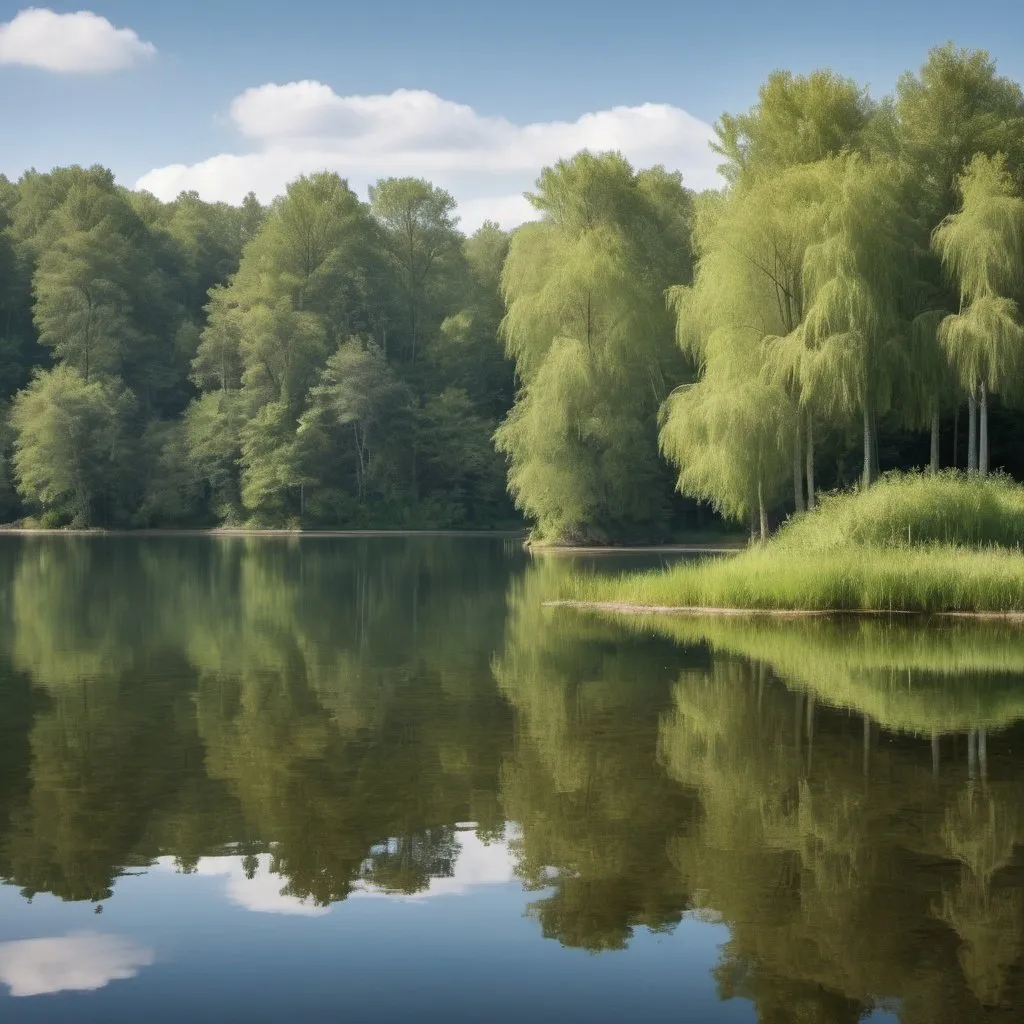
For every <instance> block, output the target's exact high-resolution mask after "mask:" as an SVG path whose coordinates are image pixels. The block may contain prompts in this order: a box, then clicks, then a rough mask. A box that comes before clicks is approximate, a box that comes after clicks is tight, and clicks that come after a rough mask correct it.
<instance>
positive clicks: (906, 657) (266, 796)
mask: <svg viewBox="0 0 1024 1024" xmlns="http://www.w3.org/2000/svg"><path fill="white" fill-rule="evenodd" d="M568 571H579V567H578V566H577V567H573V566H572V565H570V564H568V563H565V562H561V561H559V562H552V561H548V562H544V561H540V562H534V563H528V562H527V560H526V559H525V557H524V556H523V555H522V553H521V552H520V551H519V550H518V549H517V548H516V547H515V546H514V545H507V544H502V543H499V542H493V541H483V540H473V541H454V540H440V539H438V540H431V541H422V540H421V541H415V540H393V541H391V540H388V541H384V540H375V541H362V542H354V541H331V542H327V541H304V542H301V543H297V542H290V541H273V542H269V541H258V542H257V541H243V540H231V541H224V542H209V541H206V540H198V539H197V540H181V539H177V540H170V539H166V540H146V541H139V540H124V541H115V540H80V539H68V540H53V539H29V540H24V541H13V540H12V541H9V542H8V541H5V542H4V543H3V544H0V580H3V581H4V587H3V590H2V595H0V652H2V653H0V877H2V878H3V880H4V881H6V882H7V883H8V885H9V886H13V887H16V888H17V890H18V891H20V893H21V894H22V896H23V898H24V899H23V902H22V904H21V909H20V910H19V911H18V914H17V915H14V916H11V915H8V918H7V921H6V922H5V924H4V932H3V935H2V936H0V938H4V939H10V941H0V981H3V982H4V983H5V984H6V985H7V986H8V987H9V989H10V991H11V993H12V994H14V995H30V994H33V993H37V992H38V993H42V992H56V991H60V990H65V991H67V990H87V989H98V988H99V987H101V986H105V985H107V983H108V982H111V981H115V980H118V979H120V980H127V979H130V978H135V976H136V975H138V977H137V978H135V983H136V984H142V983H143V982H144V981H146V979H149V978H156V977H157V976H158V975H159V972H160V971H161V969H162V963H163V961H162V958H161V957H158V956H157V955H156V954H155V953H154V952H153V948H154V947H155V946H159V939H160V928H161V924H160V921H159V920H155V921H151V922H149V924H148V925H147V927H149V928H150V929H151V931H152V933H153V941H152V942H150V941H149V939H146V941H143V940H142V939H139V938H137V937H133V938H125V937H123V936H122V937H119V936H118V935H116V934H113V933H107V932H106V931H105V930H104V932H103V933H102V934H100V933H96V932H91V933H87V934H79V933H75V934H65V935H63V936H54V935H52V934H50V935H40V934H38V929H37V928H36V926H35V925H34V924H33V922H34V920H35V918H33V916H32V914H33V911H34V910H35V909H36V908H35V907H33V906H30V905H29V904H28V902H27V901H29V900H34V899H35V898H36V897H38V896H39V895H40V894H52V895H53V896H56V897H58V898H59V899H61V900H64V901H69V902H70V903H77V902H85V903H88V901H92V903H94V904H95V905H96V906H97V907H99V906H102V907H103V908H104V910H105V912H107V910H108V909H109V908H115V909H116V908H118V907H122V906H124V904H125V902H126V901H131V900H133V899H136V900H137V899H140V897H139V896H137V895H136V896H133V895H132V893H136V892H138V891H141V890H137V889H136V888H134V887H130V886H128V885H127V884H126V882H128V881H129V879H128V878H127V877H126V876H138V875H139V874H140V873H144V875H143V877H142V878H139V877H132V878H131V879H130V881H131V882H132V883H140V884H143V883H144V884H145V885H151V886H156V885H158V884H161V885H162V884H163V883H162V882H161V881H160V879H162V878H170V877H175V878H184V880H185V881H187V882H188V884H190V885H194V886H196V887H199V886H201V885H204V886H205V885H207V884H209V885H214V886H216V890H215V891H216V892H218V893H220V896H219V898H220V899H221V900H222V901H224V904H225V905H227V904H230V905H231V906H233V907H235V908H237V909H239V910H243V911H245V912H247V913H250V914H257V915H261V916H266V917H268V918H273V919H274V920H280V921H282V922H284V921H285V920H287V919H294V920H295V922H296V924H298V925H302V926H303V927H314V923H315V921H317V920H319V919H322V918H324V917H325V916H330V917H331V918H333V917H334V916H335V914H334V913H332V910H333V911H336V912H338V913H340V912H341V910H340V909H339V906H338V905H339V903H341V902H342V901H344V908H346V909H345V913H352V912H354V907H355V905H356V904H357V903H358V904H365V905H366V906H367V908H370V907H378V906H379V907H383V906H385V905H391V904H392V903H394V902H399V903H402V902H408V901H412V902H414V903H415V902H417V901H419V902H423V901H431V902H433V900H432V898H433V897H440V896H445V895H451V896H458V897H460V898H462V899H464V900H477V899H480V898H482V895H481V894H484V893H487V892H497V891H506V890H508V889H509V888H510V886H514V888H515V889H516V890H517V891H520V892H521V891H522V889H523V888H525V889H527V890H528V891H529V893H530V895H529V896H528V897H527V900H528V906H527V913H528V915H529V918H530V920H531V921H532V922H533V923H532V925H531V927H532V928H533V929H534V939H535V941H539V939H538V938H537V937H538V936H540V935H543V936H544V937H546V938H548V939H551V940H557V941H553V942H550V943H547V944H545V948H550V949H551V950H553V951H556V952H557V950H558V949H559V948H570V949H573V948H574V949H583V950H588V951H591V952H594V953H596V952H602V951H610V950H616V951H622V950H629V951H630V953H631V954H632V952H633V950H634V948H635V947H636V945H637V942H638V941H639V938H640V936H648V935H652V934H653V935H655V936H659V937H660V936H664V937H666V938H668V937H669V936H671V935H672V934H674V933H678V932H680V930H681V929H685V927H687V925H686V922H690V923H694V922H698V921H720V922H722V923H723V924H724V925H725V926H726V927H727V928H728V933H727V935H726V936H725V940H726V941H725V945H724V947H723V948H722V950H721V952H720V953H719V954H718V955H717V966H716V967H715V969H714V984H715V986H716V987H717V993H718V997H719V998H720V999H721V1000H725V1001H726V1002H724V1003H722V1004H720V1005H721V1007H722V1012H723V1013H725V1012H726V1008H728V1007H729V1006H735V1005H737V1004H738V1003H744V1004H746V1005H752V1006H753V1008H754V1009H755V1010H756V1015H757V1017H758V1019H759V1020H762V1021H766V1022H768V1021H771V1022H774V1021H780V1022H781V1021H791V1020H799V1021H822V1022H824V1021H856V1020H859V1019H862V1018H863V1017H864V1016H865V1015H867V1014H869V1013H870V1012H872V1011H873V1010H877V1009H879V1008H881V1009H883V1010H884V1009H888V1010H889V1011H890V1012H891V1013H893V1014H895V1015H896V1016H897V1017H898V1019H900V1020H901V1021H904V1022H906V1024H926V1022H928V1024H932V1022H938V1024H942V1022H954V1021H968V1020H993V1021H995V1020H1016V1019H1019V1017H1020V1015H1021V1013H1022V1012H1024V986H1022V979H1024V972H1022V967H1024V946H1022V940H1024V870H1022V869H1024V861H1022V857H1021V851H1022V847H1024V766H1022V765H1021V763H1020V760H1019V751H1020V749H1021V743H1022V742H1024V727H1022V725H1021V724H1020V723H1021V719H1022V718H1024V630H1021V629H1019V628H1018V627H1015V626H1009V625H1005V624H998V623H991V622H981V623H971V622H967V621H954V622H946V623H942V624H940V623H932V624H930V625H929V626H928V627H927V628H924V629H922V628H921V626H920V624H915V623H912V622H908V621H890V620H878V621H864V620H847V621H819V620H815V621H803V622H784V621H774V620H749V621H743V620H732V619H730V620H707V621H701V620H694V619H670V620H650V619H648V620H643V621H635V622H607V621H604V620H602V619H599V618H597V617H595V616H590V615H584V614H580V613H578V612H574V611H568V610H564V609H562V610H552V609H545V608H544V607H543V606H542V602H543V599H544V597H545V596H546V595H547V594H548V593H549V592H550V588H551V587H552V586H553V584H554V582H555V578H556V577H557V576H558V575H559V574H560V573H564V572H568ZM510 823H514V824H510ZM204 880H205V881H204ZM154 891H155V890H154ZM197 891H198V888H197ZM203 891H204V892H206V891H211V890H208V889H204V890H203ZM381 901H383V902H381ZM111 912H113V911H111ZM96 920H97V921H98V920H100V919H99V918H97V919H96ZM102 920H104V921H106V920H107V919H106V917H104V918H102ZM707 927H710V926H707ZM19 928H20V929H21V931H20V932H19V931H18V929H19ZM12 929H13V931H12ZM714 935H715V936H718V935H719V931H717V930H716V931H715V932H714ZM713 941H715V942H717V941H720V939H718V938H715V939H714V940H713ZM643 948H644V949H645V950H646V951H645V952H643V953H642V955H643V956H644V957H646V958H647V961H646V962H648V963H649V964H651V965H652V966H651V967H650V968H649V970H650V971H651V972H656V971H662V972H663V971H674V970H678V964H677V966H676V967H672V966H671V964H670V962H666V966H664V967H662V966H657V965H659V964H661V961H660V960H657V959H656V958H654V955H653V953H651V952H650V947H643ZM673 948H675V947H673ZM678 948H679V953H678V956H679V957H686V956H690V954H688V953H685V952H684V949H685V947H678ZM622 955H623V954H622V953H621V952H619V953H612V954H610V956H609V958H608V959H607V960H605V958H601V959H602V960H603V961H604V962H606V963H614V962H618V961H617V960H616V959H615V958H617V957H620V956H622ZM638 955H641V954H638ZM631 962H634V961H631ZM143 967H145V968H146V970H145V971H144V972H142V973H140V970H141V968H143ZM636 970H637V971H639V968H636ZM565 977H569V975H566V976H565ZM666 977H667V976H666ZM154 983H155V982H154ZM628 983H629V982H628V978H625V980H623V981H621V982H619V983H618V984H620V985H622V986H626V985H628ZM566 984H568V982H566ZM666 984H667V983H666ZM686 984H688V985H691V984H693V983H692V981H687V982H686ZM624 991H625V990H624ZM577 995H578V998H579V999H581V1000H582V999H583V998H584V995H583V993H582V992H579V993H577ZM140 998H141V997H140ZM631 998H634V997H633V996H632V995H631ZM635 998H639V996H635ZM673 998H676V996H673ZM730 1000H735V1001H736V1002H734V1003H730V1002H728V1001H730ZM139 1005H143V1004H141V1003H140V1004H139ZM581 1005H582V1004H581ZM610 1012H611V1011H609V1013H610ZM609 1019H611V1018H609ZM708 1019H713V1018H708ZM723 1019H724V1017H723Z"/></svg>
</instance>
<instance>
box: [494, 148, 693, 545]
mask: <svg viewBox="0 0 1024 1024" xmlns="http://www.w3.org/2000/svg"><path fill="white" fill-rule="evenodd" d="M666 192H668V193H670V194H671V197H672V201H671V202H670V203H669V202H667V201H666ZM528 198H529V199H530V201H531V203H532V204H533V206H534V207H535V208H536V209H537V210H539V211H540V212H541V213H542V214H543V218H542V219H541V220H540V221H538V222H535V223H532V224H527V225H525V226H523V227H522V228H520V229H519V230H518V231H517V232H516V233H515V235H514V236H513V238H512V242H511V246H510V249H509V254H508V258H507V260H506V262H505V266H504V270H503V273H502V290H503V294H504V298H505V303H506V308H507V312H506V315H505V318H504V320H503V321H502V333H503V336H504V339H505V344H506V348H507V351H508V353H509V355H510V356H511V357H512V358H513V359H514V360H515V363H516V373H517V376H518V378H519V381H520V390H519V394H518V396H517V399H516V402H515V405H514V406H513V408H512V410H511V412H510V413H509V415H508V417H507V418H506V419H505V421H504V422H503V423H502V424H501V426H500V427H499V428H498V430H497V431H496V433H495V441H496V444H497V447H498V449H499V451H501V452H503V453H504V454H505V455H506V456H507V457H508V460H509V477H508V483H509V490H510V492H511V494H512V496H513V498H514V499H515V501H516V504H517V507H518V508H520V509H521V510H522V511H523V512H525V513H526V514H527V515H528V516H530V517H531V518H532V519H534V520H535V521H536V523H537V529H538V533H539V534H540V535H541V536H543V537H545V538H550V539H559V540H564V539H577V540H580V539H585V538H591V539H605V538H609V537H611V536H613V535H622V534H624V533H628V532H629V531H630V530H633V529H636V528H638V527H640V526H642V527H643V528H644V529H646V530H649V529H650V527H651V524H652V523H657V522H658V521H659V520H662V519H663V516H664V505H665V500H666V498H667V495H668V493H669V490H670V487H669V483H668V479H667V474H666V473H665V469H664V466H663V465H662V463H661V461H660V459H659V457H658V447H657V410H658V406H659V405H660V403H661V402H662V401H663V400H664V398H665V396H666V393H667V391H668V388H667V387H666V384H665V379H666V373H667V372H668V371H669V370H670V368H671V369H672V372H673V373H674V372H675V367H676V364H677V363H678V361H679V357H678V353H677V352H676V350H675V347H674V345H673V344H672V324H671V320H670V318H669V316H668V311H667V310H666V308H665V302H664V298H663V294H664V291H665V289H666V288H667V287H668V286H669V284H671V283H673V282H674V281H675V282H677V281H679V280H681V279H682V280H685V279H686V277H687V276H688V274H689V267H688V266H687V265H686V259H687V254H688V240H687V238H685V237H680V235H681V234H682V235H685V232H686V226H687V223H688V217H687V216H686V214H687V211H688V209H689V195H688V193H687V192H686V191H685V190H684V189H683V187H682V183H681V180H680V179H679V177H678V176H675V175H669V174H667V173H666V172H665V171H663V170H661V169H660V168H654V169H652V170H649V171H641V172H639V173H637V172H635V171H634V170H633V168H632V167H630V165H629V164H628V163H627V162H626V160H625V159H624V158H623V157H622V156H621V155H619V154H617V153H605V154H600V155H595V154H591V153H588V152H582V153H580V154H578V155H577V156H575V157H574V158H573V159H571V160H568V161H561V162H559V163H558V164H556V165H555V166H554V167H551V168H547V169H545V170H544V171H543V173H542V174H541V176H540V179H539V181H538V191H537V193H536V194H533V195H529V196H528ZM672 212H677V213H678V214H679V215H678V216H670V215H669V214H670V213H672Z"/></svg>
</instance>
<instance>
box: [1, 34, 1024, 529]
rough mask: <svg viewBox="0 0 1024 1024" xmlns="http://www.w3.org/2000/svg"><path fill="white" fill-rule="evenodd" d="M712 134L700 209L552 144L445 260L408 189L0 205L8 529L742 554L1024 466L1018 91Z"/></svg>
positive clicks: (774, 86) (766, 110)
mask: <svg viewBox="0 0 1024 1024" xmlns="http://www.w3.org/2000/svg"><path fill="white" fill-rule="evenodd" d="M715 133H716V139H717V141H716V142H715V144H714V145H713V148H714V149H715V150H716V152H718V153H719V154H720V155H721V157H722V158H723V161H724V162H723V164H722V167H721V172H722V175H723V177H724V179H725V181H726V186H725V188H723V189H722V190H718V191H708V192H704V193H701V194H699V195H695V194H694V193H693V192H692V191H691V190H689V189H687V188H686V187H685V186H684V183H683V181H682V178H681V176H680V175H679V174H678V173H674V172H670V171H668V170H666V169H665V168H663V167H660V166H658V167H652V168H646V169H641V170H636V169H634V168H633V167H631V166H630V164H629V163H628V162H627V161H626V160H625V159H624V158H623V157H622V156H621V154H618V153H590V152H586V151H584V152H581V153H579V154H577V155H576V156H574V157H572V158H571V159H567V160H563V161H559V162H558V163H556V164H555V165H554V166H553V167H549V168H546V169H544V170H543V171H542V173H541V175H540V177H539V179H538V181H537V186H536V190H535V192H533V193H530V194H528V198H529V199H530V201H531V203H532V204H533V206H534V207H535V208H536V210H537V211H538V213H539V216H540V219H539V220H537V221H534V222H531V223H528V224H525V225H523V226H521V227H519V228H517V229H516V230H514V231H512V232H509V233H506V232H503V231H502V230H501V229H500V228H499V227H498V226H497V225H495V224H492V223H488V224H485V225H484V227H482V228H481V229H480V230H479V231H477V232H476V233H475V234H473V235H472V236H471V237H467V236H465V235H464V234H463V233H462V232H460V231H459V229H458V223H457V217H456V215H455V202H454V200H453V198H452V197H451V196H450V195H449V194H448V193H447V192H445V191H443V190H442V189H439V188H436V187H434V186H432V185H431V184H430V183H428V182H426V181H422V180H419V179H412V178H400V179H396V178H388V179H384V180H382V181H380V182H378V183H377V185H375V186H374V187H372V188H371V189H370V190H369V196H368V201H366V202H364V201H363V200H361V199H360V198H359V197H358V196H357V195H356V194H355V193H354V192H353V191H352V189H351V188H350V187H349V185H348V183H347V182H346V181H345V180H344V179H342V178H340V177H338V176H337V175H335V174H329V173H321V174H316V175H311V176H308V177H303V178H300V179H299V180H297V181H296V182H293V183H292V184H291V185H290V186H289V187H288V189H287V190H286V193H285V195H283V196H282V197H280V198H279V199H277V200H275V201H274V202H273V203H272V204H270V206H269V207H264V206H262V205H261V204H260V203H259V202H258V201H257V200H256V198H255V197H254V196H252V195H250V196H249V197H248V198H247V199H246V201H245V202H244V203H243V204H242V205H241V206H240V207H232V206H228V205H224V204H208V203H204V202H203V201H201V200H200V199H199V197H198V196H197V195H195V194H193V193H185V194H182V195H181V196H179V197H178V199H176V200H175V201H174V202H172V203H161V202H159V201H158V200H157V199H155V198H154V197H153V196H151V195H148V194H147V193H133V192H130V191H128V190H126V189H123V188H121V187H119V186H118V185H117V184H116V183H115V181H114V179H113V176H112V175H111V174H110V173H109V172H108V171H106V170H104V169H102V168H91V169H89V170H83V169H81V168H77V167H73V168H65V169H59V170H55V171H53V172H52V173H49V174H39V173H37V172H34V171H33V172H29V173H28V174H26V175H24V176H23V177H22V178H21V180H20V181H19V182H17V183H16V184H13V183H11V182H9V181H7V180H6V179H2V180H0V225H2V231H0V344H2V346H3V350H4V353H5V355H6V358H5V359H4V360H3V361H2V366H3V369H2V371H0V393H2V395H3V396H5V399H4V400H5V404H4V410H3V417H2V424H3V442H2V447H3V452H4V474H3V485H2V486H3V493H2V495H0V499H2V503H3V510H2V511H3V513H4V515H5V518H7V519H8V520H10V519H14V518H17V517H20V516H26V515H28V516H32V517H33V518H34V519H35V520H36V521H38V522H40V523H43V524H45V525H64V524H73V525H82V526H84V525H104V526H169V525H180V526H196V525H212V524H214V523H230V524H247V525H251V526H282V525H305V526H312V527H318V526H319V527H324V526H472V527H487V526H496V525H500V524H506V523H509V522H512V521H515V520H516V515H517V512H518V514H520V515H521V516H524V517H525V518H526V519H527V520H529V521H530V522H531V523H532V524H533V525H534V526H535V529H536V532H537V533H538V535H539V536H541V537H543V538H545V539H551V540H558V541H586V540H590V541H601V540H614V539H630V538H641V537H642V538H645V539H659V538H665V537H668V536H671V535H672V534H673V533H674V532H678V531H679V529H680V528H681V527H683V526H686V525H693V524H694V523H695V522H699V521H700V512H699V510H700V508H707V507H710V508H712V509H713V510H714V512H715V513H717V514H718V515H720V516H723V517H725V518H726V519H731V520H736V521H740V522H750V523H751V526H752V529H753V531H754V532H760V533H761V534H762V535H764V534H765V533H766V532H767V530H768V529H769V527H770V524H771V522H772V521H773V520H777V519H778V518H780V517H781V516H784V515H785V514H787V513H788V512H790V511H793V510H797V511H799V510H802V509H805V508H808V507H813V505H814V504H815V500H816V495H817V494H818V493H819V492H820V491H821V490H822V489H823V488H828V489H832V488H836V487H843V486H849V485H863V486H866V485H870V483H871V482H872V481H873V480H874V479H875V478H876V477H877V476H878V474H879V472H880V471H881V469H883V468H892V467H900V468H908V467H912V466H926V467H928V468H929V469H931V470H933V471H934V470H938V469H939V468H940V467H941V466H944V465H945V466H960V467H964V468H966V469H968V470H969V471H972V472H978V473H981V474H984V473H987V472H988V471H989V470H990V468H992V467H1001V468H1005V469H1007V470H1008V471H1010V472H1014V473H1019V472H1024V463H1021V461H1020V456H1019V455H1018V454H1016V453H1017V451H1018V450H1019V449H1020V444H1019V442H1020V441H1021V440H1022V437H1021V434H1022V429H1021V427H1022V423H1021V419H1020V417H1019V416H1018V415H1017V414H1016V413H1015V411H1014V402H1015V401H1016V400H1017V398H1018V397H1019V391H1020V389H1019V387H1018V382H1019V381H1020V380H1021V379H1022V373H1021V370H1022V368H1024V366H1022V360H1024V326H1022V322H1021V317H1020V311H1019V305H1018V304H1019V302H1020V299H1021V292H1022V287H1024V285H1022V283H1024V193H1022V185H1024V94H1022V92H1021V89H1020V87H1019V85H1018V84H1017V83H1015V82H1013V81H1011V80H1009V79H1007V78H1005V77H1001V76H999V75H998V74H997V72H996V67H995V63H994V61H992V60H991V59H990V57H989V56H988V55H987V54H986V53H984V52H982V51H969V50H960V49H957V48H956V47H954V46H953V45H952V44H948V45H946V46H944V47H938V48H936V49H933V50H932V51H931V53H930V54H929V56H928V59H927V61H926V62H925V64H924V65H923V66H922V67H921V68H920V70H919V71H918V72H917V73H910V72H908V73H906V74H904V75H903V76H902V77H901V78H900V79H899V81H898V83H897V85H896V88H895V90H894V92H893V94H892V95H890V96H886V97H883V98H882V99H880V100H875V99H873V98H872V97H870V96H869V94H868V93H867V91H866V90H865V89H864V88H862V87H861V86H859V85H858V84H857V83H856V82H854V81H852V80H850V79H847V78H844V77H842V76H840V75H838V74H836V73H834V72H831V71H816V72H814V73H812V74H809V75H806V76H794V75H792V74H790V73H788V72H783V71H779V72H775V73H773V74H772V75H771V76H770V77H769V78H768V80H767V82H766V83H765V84H764V85H763V86H762V88H761V90H760V93H759V97H758V101H757V103H756V104H755V105H754V106H753V107H751V109H750V110H749V111H747V112H746V113H743V114H738V115H730V114H726V115H723V116H722V118H721V119H720V120H719V121H718V122H717V124H716V125H715ZM990 422H991V429H990ZM513 506H514V507H513Z"/></svg>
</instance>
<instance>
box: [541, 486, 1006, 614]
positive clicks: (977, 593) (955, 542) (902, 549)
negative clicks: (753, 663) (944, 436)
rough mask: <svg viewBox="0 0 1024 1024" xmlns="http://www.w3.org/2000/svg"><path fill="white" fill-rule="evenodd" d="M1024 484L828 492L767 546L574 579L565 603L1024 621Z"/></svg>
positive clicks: (893, 487)
mask: <svg viewBox="0 0 1024 1024" xmlns="http://www.w3.org/2000/svg"><path fill="white" fill-rule="evenodd" d="M1021 539H1024V487H1022V486H1021V485H1019V484H1016V483H1013V482H1012V481H1010V480H1008V479H1006V478H1002V477H995V478H989V479H984V480H982V479H977V478H972V479H969V478H965V477H963V476H958V475H956V474H940V475H937V476H934V477H926V476H919V475H892V476H889V477H886V478H884V479H883V480H882V481H880V482H879V483H878V484H877V485H876V486H875V487H872V488H871V489H869V490H867V491H865V492H861V493H857V494H852V495H851V494H847V495H831V496H827V497H826V498H825V499H824V500H823V501H822V503H821V505H820V506H819V507H818V508H817V509H815V510H814V511H813V512H807V513H804V514H802V515H799V516H796V517H794V518H793V519H792V520H790V521H789V522H788V523H787V524H786V525H785V526H783V528H782V529H781V530H780V531H779V533H778V534H777V535H776V536H775V537H773V538H772V539H771V540H769V541H768V542H767V543H765V544H763V545H758V546H756V547H751V548H749V549H747V550H746V551H744V552H742V553H741V554H739V555H736V556H735V557H724V558H709V559H704V560H702V561H699V562H691V563H683V564H681V565H677V566H675V567H674V568H672V569H670V570H668V571H657V572H646V573H639V574H633V575H627V576H623V577H620V578H618V579H615V578H600V577H587V578H579V577H577V578H574V579H571V580H569V581H568V582H567V583H566V585H565V586H564V587H563V590H562V593H561V595H560V596H561V597H563V598H565V599H570V600H582V601H614V602H620V603H625V604H631V605H641V606H660V607H700V608H747V609H774V610H804V611H914V612H1019V613H1024V554H1022V553H1021V550H1020V547H1019V545H1020V541H1021Z"/></svg>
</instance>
